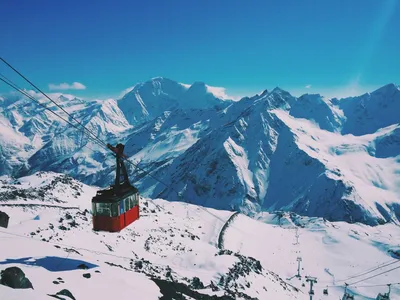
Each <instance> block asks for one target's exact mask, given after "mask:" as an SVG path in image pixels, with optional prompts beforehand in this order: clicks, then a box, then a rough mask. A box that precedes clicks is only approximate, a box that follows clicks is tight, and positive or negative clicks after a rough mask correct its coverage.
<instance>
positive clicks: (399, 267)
mask: <svg viewBox="0 0 400 300" xmlns="http://www.w3.org/2000/svg"><path fill="white" fill-rule="evenodd" d="M397 269H400V266H398V267H396V268H393V269H390V270H387V271H385V272H381V273H379V274H376V275H373V276H370V277H368V278H365V279H362V280H359V281H356V282H353V283H350V284H349V286H350V285H354V284H357V283H359V282H363V281H367V280H368V279H371V278H374V277H377V276H380V275H382V274H386V273H389V272H391V271H394V270H397Z"/></svg>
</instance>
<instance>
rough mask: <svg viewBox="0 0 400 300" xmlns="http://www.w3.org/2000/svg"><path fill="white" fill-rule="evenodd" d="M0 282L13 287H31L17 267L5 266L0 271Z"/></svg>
mask: <svg viewBox="0 0 400 300" xmlns="http://www.w3.org/2000/svg"><path fill="white" fill-rule="evenodd" d="M0 276H1V278H0V284H2V285H5V286H9V287H11V288H13V289H33V285H32V283H31V282H30V281H29V279H28V278H26V277H25V273H24V272H23V271H22V270H21V269H20V268H18V267H11V268H7V269H5V270H3V271H1V273H0Z"/></svg>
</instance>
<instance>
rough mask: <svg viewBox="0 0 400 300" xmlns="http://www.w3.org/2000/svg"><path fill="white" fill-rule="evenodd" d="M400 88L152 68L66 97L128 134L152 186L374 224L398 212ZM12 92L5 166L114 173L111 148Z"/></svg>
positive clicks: (96, 129) (86, 177)
mask: <svg viewBox="0 0 400 300" xmlns="http://www.w3.org/2000/svg"><path fill="white" fill-rule="evenodd" d="M399 95H400V89H399V87H397V86H396V85H393V84H390V85H387V86H384V87H382V88H380V89H378V90H377V91H374V92H372V93H370V94H365V95H362V96H360V97H353V98H346V99H340V100H339V99H327V98H325V97H323V96H321V95H309V94H307V95H303V96H301V97H299V98H296V97H293V96H292V95H290V93H288V92H287V91H284V90H282V89H280V88H275V89H274V90H272V91H267V90H266V91H264V92H263V93H261V94H260V95H255V96H253V97H245V98H243V99H241V100H240V101H237V102H234V101H229V100H226V99H220V98H218V95H216V94H215V92H214V93H213V89H212V88H210V87H209V86H207V85H205V84H204V83H199V82H197V83H194V84H193V85H190V86H189V85H185V84H181V83H177V82H174V81H172V80H169V79H165V78H154V79H152V80H150V81H148V82H145V83H139V84H137V85H135V87H134V88H133V89H132V90H131V91H130V92H128V93H127V94H126V95H125V96H124V97H122V99H120V100H118V101H114V100H107V101H85V100H81V99H77V98H75V97H73V96H68V95H67V96H59V98H58V99H57V101H58V102H59V103H61V104H62V105H63V107H65V109H66V110H67V111H69V112H71V113H72V114H73V115H74V117H75V118H77V119H78V120H80V122H82V124H84V125H85V126H87V127H88V128H89V129H90V130H91V131H92V132H93V133H95V134H96V136H98V137H99V138H100V139H102V140H104V141H105V142H109V143H111V144H116V143H118V142H122V143H125V144H126V148H125V149H126V153H127V155H128V156H129V157H130V159H131V161H133V162H135V163H137V164H139V166H140V167H141V169H135V168H133V166H132V165H128V166H127V167H128V169H129V172H130V175H131V179H132V181H133V182H134V183H135V185H137V186H138V187H139V189H140V191H141V193H142V194H143V195H145V196H148V197H151V198H158V197H161V198H164V199H167V200H178V201H184V202H190V203H194V204H200V205H204V206H208V207H212V208H218V209H228V210H232V209H233V210H238V211H241V212H244V213H246V214H249V215H254V214H256V213H258V212H260V211H264V210H268V211H276V210H285V211H293V212H296V213H299V214H302V215H305V216H310V217H313V216H316V217H324V218H326V219H327V220H330V221H339V220H340V221H347V222H363V223H366V224H371V225H376V224H379V223H385V222H399V219H400V205H399V202H400V201H399V199H400V188H399V187H400V176H399V172H400V156H399V155H400V142H399V132H400V125H399V123H400V115H399V114H397V113H396V112H397V111H398V109H397V108H399V105H400V104H399V103H400V96H399ZM2 98H3V100H2V101H1V104H0V106H1V108H0V109H1V115H0V116H1V118H0V126H2V128H4V130H2V131H1V133H0V136H1V140H0V145H1V147H2V148H1V149H2V152H1V161H0V166H1V169H0V171H1V174H16V175H19V176H20V175H27V174H32V173H33V172H36V171H38V170H46V171H57V172H63V173H66V174H70V175H71V176H73V177H74V178H76V179H79V180H81V181H83V182H85V183H88V184H96V185H100V186H106V185H109V184H110V183H111V182H113V177H114V174H115V173H114V160H113V157H112V156H111V155H110V153H109V151H107V150H105V149H103V148H101V147H99V146H98V145H96V144H94V143H93V142H90V141H88V138H87V136H85V135H83V134H82V131H80V132H79V131H77V130H76V129H75V128H71V127H68V125H67V124H66V123H65V122H63V121H60V120H59V119H58V118H57V117H56V116H54V115H52V114H51V113H50V112H48V111H45V110H44V109H43V108H41V107H39V106H37V105H36V104H34V103H32V102H31V101H30V100H28V99H24V98H21V97H17V96H15V95H11V96H8V95H3V96H2ZM42 101H44V100H43V99H42ZM46 103H47V102H46ZM50 107H52V109H55V108H54V105H52V106H50ZM57 111H58V112H59V110H57ZM61 115H62V116H64V117H65V118H67V116H66V115H65V114H63V113H62V112H61ZM143 169H144V170H146V171H147V172H150V173H151V174H152V175H153V176H155V177H156V178H158V179H159V180H160V181H162V183H160V182H159V181H157V180H155V179H154V177H151V176H146V174H144V173H143V171H142V170H143ZM165 184H166V185H165Z"/></svg>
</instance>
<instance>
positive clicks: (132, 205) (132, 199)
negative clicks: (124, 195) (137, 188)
mask: <svg viewBox="0 0 400 300" xmlns="http://www.w3.org/2000/svg"><path fill="white" fill-rule="evenodd" d="M129 201H130V202H131V207H135V195H132V196H131V197H130V199H129Z"/></svg>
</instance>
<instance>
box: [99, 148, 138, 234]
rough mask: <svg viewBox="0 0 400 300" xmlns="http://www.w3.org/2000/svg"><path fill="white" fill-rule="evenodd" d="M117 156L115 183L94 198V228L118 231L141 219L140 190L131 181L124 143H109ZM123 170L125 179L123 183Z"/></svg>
mask: <svg viewBox="0 0 400 300" xmlns="http://www.w3.org/2000/svg"><path fill="white" fill-rule="evenodd" d="M107 146H108V148H110V149H111V150H112V151H113V152H114V153H115V154H116V158H117V170H116V171H117V172H116V177H115V185H113V186H111V187H110V188H109V189H105V190H100V191H98V192H97V194H96V196H94V197H93V198H92V211H93V230H96V231H109V232H118V231H121V230H122V229H124V228H125V227H126V226H128V225H129V224H131V223H132V222H133V221H135V220H137V219H139V191H138V189H137V188H135V187H134V186H132V185H131V184H130V183H129V178H128V174H127V172H126V168H125V165H124V163H123V161H122V157H125V155H124V154H123V152H124V145H122V144H118V145H117V146H116V147H113V146H111V145H109V144H108V145H107ZM121 171H122V175H123V181H122V183H121Z"/></svg>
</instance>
